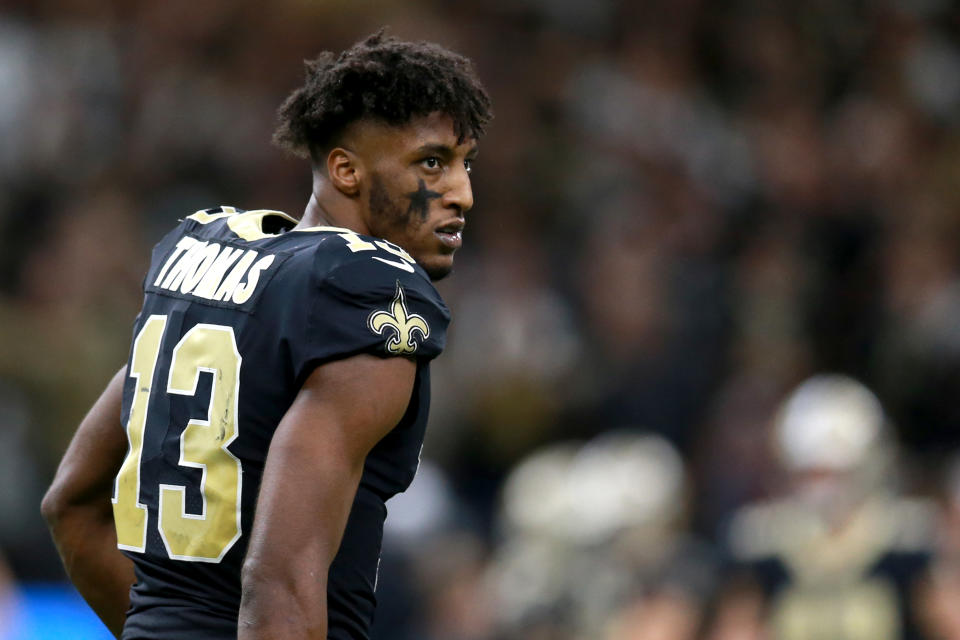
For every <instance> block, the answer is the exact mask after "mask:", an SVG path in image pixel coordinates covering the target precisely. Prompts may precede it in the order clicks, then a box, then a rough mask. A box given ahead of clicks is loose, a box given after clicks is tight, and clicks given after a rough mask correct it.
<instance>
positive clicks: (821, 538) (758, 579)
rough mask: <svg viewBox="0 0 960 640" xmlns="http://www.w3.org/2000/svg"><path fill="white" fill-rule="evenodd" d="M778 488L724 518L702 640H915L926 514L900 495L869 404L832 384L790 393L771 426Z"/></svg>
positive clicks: (835, 380)
mask: <svg viewBox="0 0 960 640" xmlns="http://www.w3.org/2000/svg"><path fill="white" fill-rule="evenodd" d="M773 426H774V430H773V431H774V441H775V447H776V452H777V454H778V456H777V457H778V460H779V462H780V464H781V465H782V466H783V468H784V471H785V472H786V476H787V480H788V482H789V488H788V490H787V492H786V494H785V495H782V496H780V497H778V498H775V499H773V500H771V501H767V502H763V503H759V504H752V505H747V506H746V507H744V508H743V509H742V510H741V511H739V512H738V513H737V514H735V516H734V518H733V521H732V524H731V527H730V536H729V538H730V539H729V547H730V552H731V559H732V563H731V564H732V567H733V569H732V571H731V573H730V579H729V582H728V584H727V586H726V588H725V590H724V592H723V593H722V595H721V596H720V604H719V606H718V610H717V614H716V623H715V625H714V627H713V633H712V635H710V636H709V637H710V639H711V640H729V639H731V638H737V639H740V638H746V639H750V638H775V639H776V640H881V639H883V640H916V639H919V638H924V637H927V636H926V635H925V633H924V630H923V626H924V625H923V621H922V620H921V617H920V616H919V615H918V613H919V612H918V611H917V609H916V606H915V604H916V602H917V598H918V597H919V594H920V593H921V588H922V586H923V585H924V584H925V582H926V577H927V575H928V569H929V563H930V559H931V554H932V532H933V525H934V522H935V520H934V516H935V511H934V508H933V505H932V504H930V503H929V502H927V501H923V500H918V499H912V498H908V497H905V496H903V495H900V494H899V492H898V491H897V488H896V486H895V483H894V482H893V476H894V473H893V470H894V468H893V462H894V461H895V443H894V442H893V439H892V437H891V435H890V429H889V425H888V424H887V420H886V416H885V414H884V411H883V409H882V407H881V405H880V402H879V400H878V399H877V397H876V396H875V395H874V394H873V393H872V392H871V391H870V390H869V389H867V388H866V387H865V386H863V385H862V384H860V383H859V382H857V381H856V380H853V379H852V378H849V377H847V376H842V375H817V376H814V377H812V378H810V379H809V380H807V381H806V382H804V383H803V384H801V385H800V386H799V387H798V388H797V389H796V390H795V391H794V392H793V393H792V394H790V396H789V397H787V399H786V400H785V401H784V403H783V404H782V406H781V408H780V410H779V412H778V415H777V416H776V418H775V420H774V425H773Z"/></svg>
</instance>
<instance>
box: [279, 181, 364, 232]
mask: <svg viewBox="0 0 960 640" xmlns="http://www.w3.org/2000/svg"><path fill="white" fill-rule="evenodd" d="M327 200H328V199H325V198H324V197H323V194H322V191H321V192H318V191H317V190H316V189H314V191H313V193H312V194H311V195H310V201H309V202H307V206H306V208H305V209H304V211H303V216H302V217H301V218H300V222H299V223H297V226H296V228H299V229H304V228H307V227H344V228H346V229H350V230H351V231H356V232H357V233H367V232H368V231H367V228H366V225H365V224H363V222H362V220H361V219H360V217H359V216H356V215H353V213H352V212H351V211H350V210H349V208H348V207H337V206H335V203H330V202H327Z"/></svg>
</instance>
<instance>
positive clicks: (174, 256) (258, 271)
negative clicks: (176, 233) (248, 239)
mask: <svg viewBox="0 0 960 640" xmlns="http://www.w3.org/2000/svg"><path fill="white" fill-rule="evenodd" d="M277 258H278V256H277V255H276V254H265V255H262V253H261V252H259V251H256V250H254V249H247V248H243V247H233V246H230V245H227V244H222V245H221V244H219V243H216V242H209V241H206V240H199V239H197V238H193V237H191V236H184V237H183V238H181V239H180V241H179V242H178V243H177V245H176V247H175V248H174V250H173V252H172V253H171V254H170V256H169V257H168V258H167V259H166V261H165V262H164V264H163V267H162V268H161V269H160V272H159V273H158V274H157V277H156V278H155V279H154V281H153V283H152V287H151V288H152V289H154V290H158V291H166V292H170V293H173V294H181V295H190V296H193V297H196V298H200V299H202V300H209V301H211V302H224V303H227V304H231V303H232V304H235V305H242V304H244V303H246V302H247V301H249V300H250V299H251V297H252V296H253V294H254V292H255V291H256V289H257V285H258V284H259V283H260V281H261V280H262V279H264V278H263V275H264V272H266V271H267V270H268V269H270V267H272V266H274V265H275V263H278V260H277ZM280 262H282V259H281V260H280Z"/></svg>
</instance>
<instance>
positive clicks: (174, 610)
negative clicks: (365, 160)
mask: <svg viewBox="0 0 960 640" xmlns="http://www.w3.org/2000/svg"><path fill="white" fill-rule="evenodd" d="M295 223H296V221H295V220H294V219H293V218H290V217H289V216H286V215H285V214H282V213H279V212H276V211H241V210H238V209H233V208H231V207H220V208H216V209H208V210H205V211H199V212H197V213H195V214H193V215H191V216H189V217H188V218H186V219H185V220H184V221H183V222H182V224H180V225H179V226H178V227H177V228H176V229H175V230H174V231H173V232H171V233H170V234H169V235H168V236H167V237H166V238H164V239H163V240H162V241H161V242H160V243H159V244H158V245H157V246H156V248H155V249H154V252H153V258H152V262H151V265H150V269H149V271H148V273H147V276H146V279H145V281H144V291H145V296H144V304H143V309H142V310H141V312H140V315H139V316H138V317H137V321H136V324H135V326H134V332H133V345H132V348H131V353H130V360H129V364H128V377H127V380H126V383H125V386H124V393H123V414H122V420H123V423H124V425H125V427H126V429H127V434H128V439H129V442H130V450H129V452H128V455H127V457H126V459H125V461H124V463H123V466H122V467H121V469H120V472H119V474H118V476H117V483H116V488H115V494H114V519H115V521H116V526H117V536H118V544H119V546H120V548H121V549H123V550H124V551H125V553H126V554H127V555H128V556H129V557H130V558H131V559H132V560H133V561H134V563H135V567H136V576H137V582H136V584H135V585H134V587H133V589H132V592H131V605H130V610H129V612H128V616H127V622H126V626H125V627H124V632H123V636H122V637H123V638H124V639H125V640H135V639H139V638H144V639H146V638H150V639H155V638H163V639H169V640H178V639H196V638H201V637H202V638H205V639H207V638H212V639H216V638H224V639H226V638H236V634H237V612H238V609H239V606H240V568H241V565H242V562H243V558H244V554H245V552H246V548H247V536H248V534H249V532H250V530H251V528H252V524H253V514H254V508H255V504H256V500H257V493H258V491H259V486H260V480H261V476H262V473H263V468H264V462H265V459H266V455H267V449H268V447H269V444H270V440H271V438H272V436H273V433H274V430H275V429H276V427H277V425H278V423H279V422H280V419H281V418H282V417H283V415H284V413H285V412H286V411H287V409H288V407H289V406H290V405H291V403H292V402H293V400H294V397H295V396H296V394H297V391H298V390H299V389H300V387H301V385H302V384H303V382H304V380H305V379H306V378H307V377H308V376H309V375H310V373H311V372H312V370H313V369H314V368H315V367H317V366H319V365H322V364H323V363H325V362H330V361H333V360H337V359H341V358H346V357H349V356H352V355H356V354H361V353H369V354H377V355H379V356H382V357H395V356H396V357H412V358H416V359H417V362H418V366H417V375H416V382H415V385H414V390H413V396H412V398H411V400H410V404H409V407H408V409H407V412H406V414H405V415H404V417H403V419H402V420H401V421H400V423H399V424H397V426H396V427H395V428H394V429H393V430H392V431H391V432H390V433H389V434H388V435H387V436H386V437H384V438H383V439H382V440H381V441H380V442H379V443H378V444H377V445H376V446H375V447H374V448H373V450H372V451H371V452H370V454H369V455H368V457H367V459H366V463H365V465H364V470H363V475H362V479H361V481H360V486H359V489H358V491H357V494H356V497H355V499H354V502H353V507H352V510H351V512H350V516H349V520H348V523H347V527H346V531H345V533H344V536H343V542H342V544H341V546H340V549H339V551H338V553H337V555H336V558H335V559H334V561H333V564H332V566H331V568H330V572H329V582H328V612H329V637H330V638H331V639H337V640H346V639H358V638H367V636H368V629H369V626H370V624H371V620H372V617H373V610H374V604H375V598H374V589H375V586H376V579H377V567H378V559H379V553H380V540H381V532H382V527H383V521H384V518H385V516H386V508H385V506H384V503H385V501H386V500H387V499H388V498H390V497H391V496H393V495H394V494H396V493H398V492H401V491H403V490H404V489H406V487H407V486H408V485H409V484H410V481H411V480H412V479H413V476H414V474H415V473H416V470H417V465H418V461H419V453H420V449H421V445H422V443H423V437H424V429H425V427H426V420H427V411H428V407H429V398H430V391H429V389H430V381H429V369H428V364H429V361H430V360H431V359H432V358H434V357H435V356H437V355H438V354H439V353H440V352H441V351H442V349H443V346H444V341H445V334H446V328H447V324H448V322H449V312H448V310H447V308H446V306H445V305H444V303H443V301H442V299H441V298H440V296H439V294H438V293H437V291H436V290H435V289H434V287H433V285H432V284H431V283H430V279H429V277H428V276H427V275H426V273H425V272H424V271H423V270H422V269H421V268H420V267H419V266H417V265H416V264H414V261H413V259H412V258H411V257H410V256H409V255H408V254H407V253H406V252H405V251H403V249H401V248H400V247H397V246H396V245H393V244H391V243H388V242H385V241H383V240H380V239H377V238H372V237H368V236H362V235H358V234H357V233H354V232H353V231H350V230H348V229H342V228H337V227H314V228H311V229H304V230H292V227H293V226H294V224H295ZM371 391H372V392H373V390H371ZM289 552H290V553H292V554H295V553H297V549H290V550H289ZM200 630H202V631H200Z"/></svg>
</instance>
